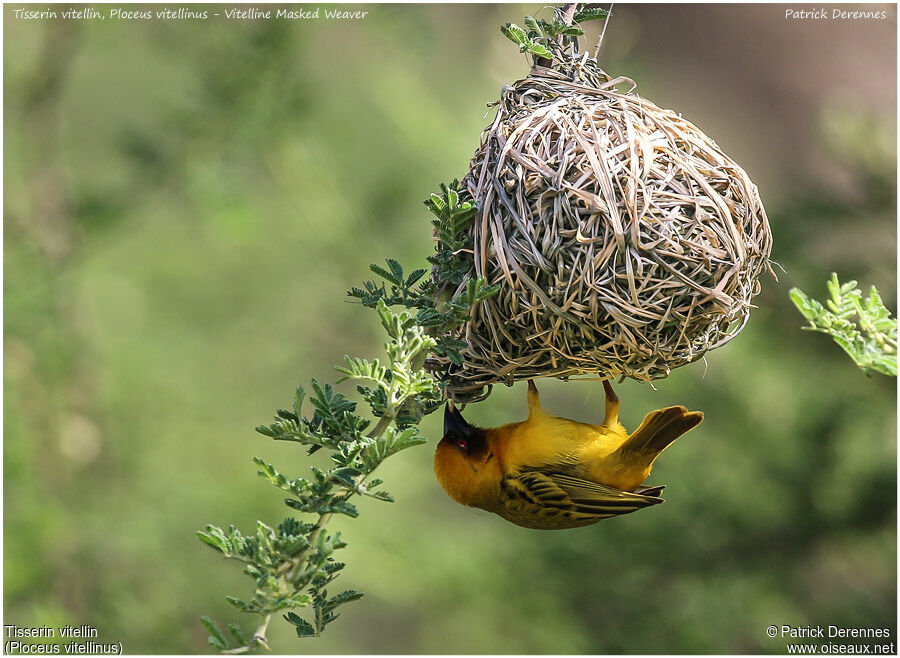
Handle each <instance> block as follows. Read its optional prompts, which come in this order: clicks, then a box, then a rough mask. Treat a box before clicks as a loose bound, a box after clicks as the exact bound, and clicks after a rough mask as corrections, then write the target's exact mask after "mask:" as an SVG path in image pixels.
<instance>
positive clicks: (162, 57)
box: [3, 5, 897, 654]
mask: <svg viewBox="0 0 900 658" xmlns="http://www.w3.org/2000/svg"><path fill="white" fill-rule="evenodd" d="M215 7H216V6H213V5H207V6H205V7H204V8H206V9H207V10H210V11H212V10H214V9H215ZM223 7H224V6H223ZM323 7H324V5H323ZM57 8H62V7H57ZM108 8H109V6H106V7H103V9H108ZM193 8H194V9H195V10H197V9H201V7H193ZM304 8H305V9H310V8H312V6H309V7H306V6H305V7H304ZM359 8H360V9H363V10H366V11H368V12H369V13H368V15H367V16H366V18H365V19H363V20H358V21H328V20H325V19H324V18H323V19H320V20H318V21H296V22H290V21H275V20H270V21H264V20H260V21H227V20H225V19H224V17H222V18H210V20H207V21H188V22H178V21H173V22H166V21H157V20H151V21H112V20H106V21H103V22H86V23H85V22H81V23H79V22H77V21H76V22H66V21H62V20H57V21H52V20H51V21H40V20H35V21H25V20H16V19H15V18H14V17H13V15H12V10H13V7H11V6H9V5H7V6H5V7H4V37H5V40H4V55H3V66H4V80H5V84H4V92H3V99H4V109H5V113H4V157H5V167H4V181H3V182H4V193H5V194H4V219H5V221H4V232H3V235H4V249H3V253H4V258H5V260H4V268H3V271H4V288H3V292H4V311H5V322H4V329H5V333H4V344H3V347H4V368H3V372H4V407H3V408H4V423H3V428H4V441H3V459H4V461H3V476H4V533H3V538H4V540H5V543H4V551H3V553H4V554H3V565H4V582H3V597H4V610H5V615H4V617H5V618H4V622H5V623H6V624H10V623H15V624H18V625H20V626H35V625H38V624H51V625H62V624H75V625H79V624H90V625H93V626H95V627H97V628H98V629H99V632H100V637H99V639H100V641H104V642H114V641H122V642H123V645H124V648H125V650H126V652H129V653H133V652H142V653H165V652H204V651H206V650H207V647H206V646H205V639H206V632H205V630H204V629H203V628H202V627H201V626H200V624H199V621H198V619H199V617H200V616H201V615H202V614H210V615H211V616H213V617H214V618H215V619H217V620H219V621H220V622H223V621H230V620H239V621H242V622H243V624H244V627H245V628H248V629H249V628H252V627H253V626H252V625H253V624H254V623H255V620H254V619H251V618H249V617H248V618H245V619H240V617H241V615H240V613H238V612H236V611H235V610H234V609H233V608H231V606H229V605H228V604H227V603H226V602H225V601H224V598H223V597H224V595H225V594H235V595H238V596H242V597H243V596H244V595H245V594H247V593H248V592H249V589H250V584H251V581H250V580H249V579H248V578H246V577H245V576H243V575H242V574H241V573H240V569H239V566H238V565H237V563H228V562H226V561H225V560H223V559H222V558H220V557H218V556H217V555H216V554H215V553H214V552H213V551H211V550H210V549H209V548H207V547H206V546H204V545H203V544H201V543H200V542H199V541H197V539H196V538H195V535H194V533H195V531H196V530H198V529H200V528H202V527H204V526H205V525H206V524H207V523H216V524H219V525H227V524H229V523H235V524H236V525H238V526H240V527H242V528H244V529H246V530H249V529H251V528H252V526H253V524H254V523H255V521H256V520H257V519H262V520H265V521H267V522H270V523H277V522H278V521H279V520H280V519H281V518H282V517H283V516H285V515H286V514H287V510H286V508H284V507H283V505H282V502H281V498H282V497H281V496H280V495H279V493H278V492H277V491H276V490H275V489H274V488H272V487H271V486H270V485H268V484H267V483H265V482H264V481H263V480H262V479H260V478H258V477H257V476H256V475H255V470H256V469H255V466H254V465H253V464H252V462H251V457H252V456H253V455H259V456H262V457H264V458H265V459H267V460H269V461H271V462H273V463H274V464H275V465H276V466H277V467H278V468H279V469H280V470H281V471H283V472H286V473H288V474H291V475H299V474H301V473H302V472H303V471H305V469H306V466H305V457H304V454H303V452H302V450H301V449H298V448H297V447H295V446H292V445H276V444H274V442H272V441H270V440H268V439H265V438H263V437H261V436H259V435H256V434H255V433H254V432H253V427H254V426H255V425H257V424H259V423H262V422H266V421H267V420H268V419H269V417H270V415H271V413H272V411H273V410H274V409H275V408H276V407H279V406H285V405H288V404H289V403H290V400H291V396H292V394H293V389H294V387H295V386H296V385H297V384H300V383H306V382H307V381H308V380H309V379H310V378H312V377H318V378H325V379H333V378H334V373H333V372H332V370H331V366H332V364H335V363H338V362H340V361H341V359H342V357H343V355H344V354H345V353H347V354H352V355H360V356H365V355H377V354H379V353H380V349H381V343H382V336H381V334H380V327H379V326H378V323H377V320H376V318H375V316H374V315H373V314H372V313H371V312H370V311H368V310H366V309H364V308H362V307H360V306H358V305H354V304H349V303H347V298H346V297H345V291H346V290H347V289H348V288H349V287H350V286H352V285H355V284H357V283H358V282H359V281H360V280H361V279H363V278H365V277H367V267H368V265H369V263H372V262H382V259H383V258H384V257H385V256H392V257H395V258H398V259H400V260H401V261H403V262H404V263H406V264H408V266H409V267H414V266H418V265H419V264H421V263H422V262H423V260H424V258H425V257H426V256H427V255H428V253H429V251H430V249H431V236H430V226H429V218H428V215H427V213H426V211H425V209H424V207H423V206H422V205H421V201H422V199H424V198H425V197H426V196H427V194H428V193H430V192H431V191H432V190H434V189H435V188H436V187H437V184H438V183H439V182H441V181H445V180H448V179H451V178H453V177H461V176H462V175H463V174H464V172H465V169H466V166H467V163H468V159H469V157H471V155H472V153H473V152H474V150H475V148H476V146H477V143H478V136H479V132H480V130H481V129H482V127H483V126H485V125H487V123H488V122H489V120H490V117H486V116H485V112H486V111H487V109H488V108H486V103H488V102H490V101H492V100H494V99H496V97H497V95H498V93H499V90H500V88H501V87H502V85H503V84H505V83H507V82H510V81H512V80H515V79H517V78H520V77H523V76H524V75H525V74H526V73H527V70H528V62H527V60H526V59H525V57H524V56H522V55H520V54H519V53H518V52H517V51H516V48H515V47H514V46H513V45H512V44H510V43H509V42H507V41H506V40H505V39H504V38H503V37H502V36H501V35H500V33H499V31H498V26H499V25H501V24H503V23H505V22H508V21H514V22H519V23H521V18H522V16H523V15H524V14H526V13H535V12H538V15H540V16H544V17H548V16H549V10H548V9H541V6H539V5H494V6H485V5H418V6H417V5H368V6H362V5H360V6H359ZM865 8H867V9H871V8H874V9H877V10H881V9H884V10H885V11H886V15H887V18H886V19H885V20H876V21H864V20H857V21H853V20H848V21H812V20H807V21H802V20H801V21H798V20H790V19H786V18H785V9H786V7H785V6H781V5H752V6H747V5H727V6H726V5H689V6H684V5H682V6H679V5H665V6H663V5H621V6H617V7H616V9H615V13H614V15H613V19H612V20H611V22H610V25H609V28H608V30H607V34H606V37H605V43H604V45H603V50H602V53H601V60H602V63H603V65H604V67H605V68H606V69H607V70H608V71H609V72H610V73H612V74H614V75H618V74H623V75H628V76H630V77H632V78H634V79H635V80H636V81H638V83H639V91H640V92H641V93H642V94H643V95H644V96H646V97H648V98H650V99H652V100H653V101H654V102H656V103H657V104H659V105H661V106H663V107H671V108H673V109H676V110H677V111H679V112H683V113H684V115H685V116H686V117H687V118H689V119H690V120H692V121H693V122H695V123H697V124H698V125H699V126H700V127H701V128H703V129H704V130H706V131H707V132H708V133H709V134H710V135H711V136H712V137H713V138H714V139H716V141H717V142H718V143H719V144H720V145H721V146H722V147H723V148H724V149H725V150H726V151H727V152H728V153H729V154H730V155H732V157H734V158H735V159H736V160H738V161H739V162H741V163H742V164H743V165H744V166H745V168H746V169H747V170H748V172H749V173H750V175H751V176H752V177H753V178H754V180H755V181H756V182H757V183H758V185H759V187H760V191H761V194H762V196H763V199H764V201H765V202H766V207H767V210H768V212H769V217H770V220H771V223H772V228H773V232H774V236H775V250H774V254H773V257H774V259H775V260H776V261H777V262H778V263H779V264H780V265H781V266H782V267H783V269H784V271H783V272H782V271H781V270H780V269H779V270H778V272H779V281H778V282H776V281H775V280H774V279H772V278H770V277H766V278H765V279H764V281H763V293H762V294H761V295H760V296H759V297H758V298H757V303H758V305H759V308H758V309H757V310H756V311H755V312H754V314H753V317H752V318H751V321H750V323H749V324H748V326H747V328H746V330H745V331H744V333H743V334H742V335H741V336H740V337H739V338H738V339H737V340H735V341H734V342H733V343H731V344H729V345H728V346H727V347H726V348H724V349H721V350H718V351H716V352H714V353H710V354H709V355H708V357H707V358H706V360H705V362H703V361H701V362H698V363H695V364H693V365H691V366H688V367H685V368H682V369H680V370H678V371H676V372H674V373H673V374H672V376H671V377H669V378H668V379H666V380H663V381H660V382H657V383H656V385H655V389H654V388H653V387H651V386H648V385H646V384H640V383H637V382H632V381H627V382H624V383H622V384H621V385H619V386H618V388H617V390H618V393H619V395H620V397H621V399H622V400H623V414H622V417H623V420H624V422H625V424H626V426H628V427H629V428H633V427H634V426H636V424H637V423H639V421H640V420H641V419H642V418H643V416H644V414H645V413H646V412H647V411H649V410H650V409H655V408H659V407H662V406H666V405H670V404H685V405H687V406H688V407H690V408H695V409H701V410H703V411H705V412H706V418H707V420H706V421H705V422H704V423H703V425H702V426H701V427H700V428H699V429H698V430H696V431H695V432H692V433H691V434H690V435H689V436H688V437H687V438H685V439H683V440H682V441H680V442H679V443H678V444H677V446H676V447H675V449H673V450H671V451H668V452H666V454H665V455H664V458H662V459H661V460H660V461H659V462H658V464H657V468H656V470H655V472H654V475H653V478H652V482H656V483H663V482H664V483H667V484H668V485H669V488H668V489H667V492H666V493H667V495H666V498H667V502H666V504H665V505H664V506H661V507H658V508H654V509H652V510H647V511H644V512H642V513H640V514H635V515H631V516H628V517H623V518H620V519H615V520H613V521H607V522H604V523H601V524H599V525H596V526H593V527H589V528H585V529H579V530H574V531H562V532H542V531H529V530H524V529H522V528H518V527H516V526H513V525H510V524H507V523H505V522H503V521H502V520H500V519H499V518H497V517H494V516H491V515H488V514H485V513H480V512H475V511H472V510H468V509H465V508H463V507H460V506H457V505H456V504H455V503H453V502H452V501H451V500H450V499H449V498H448V497H447V496H446V495H445V494H444V493H443V491H442V490H441V489H440V487H439V485H438V484H437V482H436V481H435V478H434V476H433V473H432V469H431V460H432V446H433V444H432V445H429V446H425V447H422V448H418V449H415V450H410V451H408V452H406V453H403V454H402V455H400V456H398V457H396V458H394V459H391V460H390V461H389V462H388V463H387V464H386V465H385V467H384V469H383V473H380V476H381V477H383V478H384V479H385V481H386V485H385V486H386V487H387V489H388V490H390V491H391V492H392V493H393V494H394V495H395V497H396V498H397V502H396V503H395V504H393V505H387V504H383V503H379V502H376V501H370V502H367V503H363V504H362V509H361V512H362V514H361V517H360V518H359V519H358V520H355V521H354V520H346V521H345V520H340V521H335V522H334V525H335V526H336V527H337V528H339V529H342V530H343V531H344V534H345V536H346V538H347V539H348V540H349V542H350V545H349V547H348V548H347V549H346V551H345V554H344V556H343V558H342V559H344V560H346V562H347V563H348V565H349V566H348V567H347V569H346V571H345V574H344V575H343V576H342V578H341V581H340V585H342V586H343V587H345V588H351V587H352V588H356V589H360V590H362V591H364V592H366V594H367V595H366V597H365V598H364V599H363V600H362V601H360V602H358V603H354V604H352V605H349V606H347V607H346V608H345V609H344V612H343V616H342V618H341V619H340V620H339V621H338V622H337V623H335V624H334V625H333V626H331V627H330V629H329V630H328V631H327V633H326V635H325V636H324V637H323V638H322V639H319V640H303V641H300V640H298V639H297V638H296V637H294V636H293V630H292V628H291V627H289V626H288V625H287V624H285V623H283V622H281V621H280V620H276V621H275V622H273V626H272V628H271V635H270V639H271V642H272V646H273V649H274V650H275V651H276V652H303V653H417V652H432V653H547V652H549V653H650V654H652V653H703V652H714V653H732V652H737V653H743V652H748V653H756V652H763V653H764V652H781V651H784V641H780V640H770V639H768V638H767V637H766V635H765V629H766V627H767V626H768V625H770V624H776V625H781V624H793V625H805V624H812V625H816V624H821V625H827V624H835V625H839V626H851V627H853V626H856V627H874V628H879V627H885V628H890V629H892V630H893V629H895V620H896V616H897V603H896V602H897V598H896V591H897V567H896V565H897V552H896V551H897V533H896V505H895V503H896V486H897V481H896V480H897V468H896V463H897V458H896V440H895V439H896V382H895V380H892V379H890V378H887V377H883V376H877V375H876V376H873V377H871V378H867V377H866V376H865V375H863V374H862V373H861V372H859V371H858V370H857V369H856V368H855V367H854V366H853V364H852V363H851V361H850V360H849V359H848V358H847V357H845V356H844V355H843V353H842V352H841V351H840V350H839V348H838V347H837V346H836V345H834V344H833V343H832V342H831V341H830V339H828V338H827V337H825V336H822V335H818V334H810V333H806V332H803V331H801V330H800V326H801V324H802V323H803V320H802V318H801V316H800V315H799V313H797V311H796V310H795V309H794V308H793V307H792V305H791V303H790V301H789V300H788V296H787V291H788V290H789V288H790V287H791V286H794V285H799V286H800V287H802V288H803V289H804V290H806V291H807V292H808V293H810V294H812V295H813V296H816V297H819V298H822V297H823V296H824V295H825V289H824V284H825V280H826V278H827V277H828V276H829V274H830V273H831V272H832V271H836V272H838V273H839V274H840V275H841V277H842V278H856V279H858V280H860V282H861V283H862V284H863V285H864V286H865V287H866V288H868V285H870V284H872V283H875V284H877V285H878V286H879V288H880V290H881V291H882V293H883V295H884V297H885V301H886V303H887V305H888V306H889V308H891V309H894V310H896V298H897V294H896V261H895V255H896V244H897V242H896V224H895V221H896V187H895V181H896V174H897V171H896V149H895V144H896V110H897V106H896V103H897V96H896V93H897V86H896V74H897V72H896V55H897V53H896V37H897V32H896V31H897V25H896V5H885V6H882V5H878V6H872V7H870V6H866V7H865ZM220 9H221V8H220ZM598 33H599V26H597V25H591V26H589V28H588V45H589V47H592V45H593V42H594V41H595V39H596V36H597V34H598ZM541 387H542V392H543V394H544V406H545V408H547V409H549V410H552V411H554V412H556V413H558V414H560V415H565V416H569V417H572V418H576V419H580V420H584V421H596V419H597V418H599V417H600V416H599V414H601V413H602V400H603V395H602V387H601V386H600V384H599V383H568V384H567V383H562V382H558V381H555V380H553V381H549V380H545V381H543V382H542V383H541ZM523 389H524V387H523V386H518V387H515V388H514V389H506V388H503V387H501V388H500V389H497V390H495V393H494V395H493V396H492V397H491V399H490V400H489V401H487V402H485V403H484V404H481V405H478V406H476V407H471V408H470V410H469V412H468V415H469V417H470V420H472V421H474V422H478V423H480V424H498V423H501V422H508V421H511V420H514V419H516V418H520V417H523V416H524V413H525V404H524V390H523ZM350 390H352V389H350ZM423 431H424V432H425V433H426V434H427V435H428V436H430V437H432V438H433V439H437V438H439V434H440V425H439V418H438V417H437V415H435V416H433V417H429V418H428V419H426V421H425V423H424V425H423ZM894 639H895V640H896V637H895V638H894Z"/></svg>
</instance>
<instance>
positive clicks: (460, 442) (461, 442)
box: [456, 439, 469, 452]
mask: <svg viewBox="0 0 900 658" xmlns="http://www.w3.org/2000/svg"><path fill="white" fill-rule="evenodd" d="M456 447H457V448H459V449H460V450H462V451H463V452H465V451H466V448H468V447H469V442H468V441H466V440H465V439H456Z"/></svg>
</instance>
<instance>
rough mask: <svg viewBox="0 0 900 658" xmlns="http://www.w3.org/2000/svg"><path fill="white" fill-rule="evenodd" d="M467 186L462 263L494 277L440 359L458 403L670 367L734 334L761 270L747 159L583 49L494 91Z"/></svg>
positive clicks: (661, 372)
mask: <svg viewBox="0 0 900 658" xmlns="http://www.w3.org/2000/svg"><path fill="white" fill-rule="evenodd" d="M623 83H631V87H632V88H631V89H630V90H628V91H626V92H622V91H618V90H617V87H619V86H621V85H622V84H623ZM463 185H464V186H465V188H466V190H467V191H468V193H469V194H470V195H471V196H472V197H473V198H474V200H475V202H476V204H477V207H478V212H477V214H476V217H475V220H474V223H473V225H472V228H471V231H472V237H473V241H474V249H473V252H474V253H473V254H472V261H471V262H472V265H471V268H472V269H471V272H472V274H475V275H482V276H484V277H485V278H486V279H487V281H488V283H492V284H493V283H500V284H501V289H500V292H499V293H498V294H496V295H495V296H494V297H492V298H490V299H488V300H487V301H485V302H482V303H481V304H480V305H479V306H478V307H477V308H476V309H475V310H474V311H473V315H472V318H471V320H470V321H469V323H468V324H467V325H466V327H465V333H464V337H465V338H466V340H467V341H468V345H469V346H468V348H467V349H466V350H465V351H464V352H463V355H464V357H465V363H464V365H463V366H462V367H461V368H457V367H450V368H448V370H447V375H448V376H449V377H450V387H449V392H450V393H451V394H452V395H453V396H454V397H457V399H460V400H463V401H464V400H466V399H473V398H474V397H477V396H478V395H479V394H480V393H482V391H483V389H484V387H486V386H489V385H490V384H493V383H495V382H498V381H504V382H506V383H512V382H513V381H515V380H519V379H525V378H532V377H545V376H556V377H570V376H575V375H588V374H589V375H594V376H600V377H618V376H621V375H624V376H626V377H632V378H635V379H639V380H643V381H649V380H652V379H657V378H661V377H665V376H667V375H668V374H669V373H670V371H671V370H672V369H673V368H677V367H679V366H681V365H684V364H687V363H691V362H692V361H695V360H697V359H699V358H700V357H702V356H703V355H704V354H705V353H706V352H708V351H709V350H711V349H715V348H716V347H719V346H721V345H724V344H725V343H727V342H728V341H729V340H731V339H732V338H734V337H735V336H736V335H737V334H738V333H739V332H740V331H741V329H742V328H743V326H744V324H745V323H746V321H747V319H748V316H749V313H750V308H751V304H750V300H751V298H752V297H753V296H754V295H755V294H757V293H758V292H759V282H758V277H759V276H760V274H761V273H762V272H763V271H764V270H766V269H767V268H768V267H769V254H770V251H771V243H772V237H771V232H770V229H769V224H768V220H767V218H766V214H765V210H764V209H763V205H762V202H761V201H760V198H759V194H758V192H757V189H756V186H755V185H754V184H753V183H752V182H751V181H750V179H749V177H748V176H747V174H746V173H745V172H744V170H743V169H741V167H739V166H738V165H737V163H735V162H734V161H733V160H732V159H731V158H729V157H728V156H727V155H726V154H725V153H724V152H722V150H721V149H720V148H719V147H718V146H717V145H716V143H715V142H714V141H713V140H711V139H710V138H709V137H707V136H706V135H705V134H704V133H703V132H702V131H700V130H699V129H698V128H697V127H696V126H694V125H693V124H692V123H690V122H688V121H686V120H685V119H682V118H681V117H680V116H678V115H677V114H676V113H674V112H672V111H671V110H664V109H661V108H659V107H657V106H656V105H654V104H653V103H651V102H649V101H647V100H646V99H644V98H641V97H640V96H638V95H637V94H635V93H634V83H632V82H631V81H630V80H628V79H626V78H618V79H615V80H613V79H610V77H609V76H608V75H606V74H605V73H604V72H603V71H602V70H600V69H599V68H598V67H597V66H596V63H595V62H594V60H591V59H588V58H587V57H584V58H582V59H580V60H577V61H575V62H572V63H571V70H568V71H566V72H565V73H563V72H560V71H557V70H554V69H547V68H543V67H535V69H534V70H533V71H532V72H531V74H530V75H529V76H528V77H527V78H526V79H524V80H520V81H519V82H517V83H515V84H514V85H512V86H511V87H506V88H504V92H503V94H502V98H501V100H500V102H499V108H498V112H497V116H496V118H495V120H494V121H493V123H492V125H491V126H489V127H488V128H487V129H486V130H485V131H484V133H483V134H482V138H481V145H480V147H479V149H478V151H477V152H476V154H475V156H474V158H473V160H472V163H471V166H470V169H469V172H468V174H467V176H466V177H465V179H464V181H463Z"/></svg>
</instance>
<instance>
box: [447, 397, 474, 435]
mask: <svg viewBox="0 0 900 658" xmlns="http://www.w3.org/2000/svg"><path fill="white" fill-rule="evenodd" d="M472 429H473V427H472V425H469V423H467V422H466V419H465V418H463V417H462V414H461V413H459V410H458V409H452V410H451V409H450V405H449V404H448V405H447V406H445V407H444V436H447V435H448V434H450V433H456V434H462V435H463V436H467V435H468V434H470V433H471V432H472Z"/></svg>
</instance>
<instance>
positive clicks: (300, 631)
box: [284, 612, 316, 637]
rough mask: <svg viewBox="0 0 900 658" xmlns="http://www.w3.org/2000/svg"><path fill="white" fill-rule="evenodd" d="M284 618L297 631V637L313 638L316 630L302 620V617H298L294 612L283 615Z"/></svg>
mask: <svg viewBox="0 0 900 658" xmlns="http://www.w3.org/2000/svg"><path fill="white" fill-rule="evenodd" d="M284 618H285V620H286V621H287V622H288V623H290V624H293V625H294V627H295V628H296V629H297V637H314V636H315V634H316V629H315V628H313V627H312V624H310V623H309V622H308V621H306V620H305V619H303V617H301V616H300V615H298V614H296V613H294V612H289V613H287V614H286V615H284Z"/></svg>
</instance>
